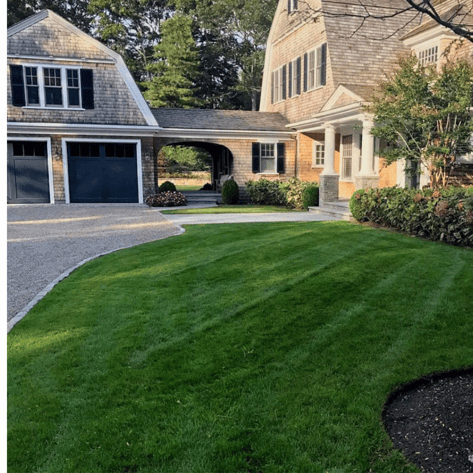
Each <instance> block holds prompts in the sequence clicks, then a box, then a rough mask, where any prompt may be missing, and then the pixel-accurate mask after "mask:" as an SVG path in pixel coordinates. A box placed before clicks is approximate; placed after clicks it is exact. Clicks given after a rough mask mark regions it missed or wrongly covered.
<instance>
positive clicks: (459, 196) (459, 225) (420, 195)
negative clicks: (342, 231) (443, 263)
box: [350, 187, 473, 247]
mask: <svg viewBox="0 0 473 473" xmlns="http://www.w3.org/2000/svg"><path fill="white" fill-rule="evenodd" d="M350 211H351V213H352V215H353V217H354V218H355V219H356V220H359V221H370V222H374V223H378V224H380V225H384V226H387V227H393V228H397V229H399V230H401V231H403V232H407V233H410V234H411V235H415V236H420V237H423V238H427V239H429V240H433V241H444V242H446V243H449V244H452V245H459V246H467V247H473V187H469V188H463V187H450V188H446V189H440V190H433V189H426V190H422V191H421V190H417V189H400V188H398V187H386V188H384V189H360V190H357V191H355V193H354V194H353V195H352V197H351V199H350Z"/></svg>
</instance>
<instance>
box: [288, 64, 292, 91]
mask: <svg viewBox="0 0 473 473" xmlns="http://www.w3.org/2000/svg"><path fill="white" fill-rule="evenodd" d="M288 86H289V87H288V88H287V89H288V90H287V92H288V93H287V96H288V97H289V98H291V97H292V62H290V63H289V83H288Z"/></svg>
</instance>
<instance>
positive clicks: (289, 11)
mask: <svg viewBox="0 0 473 473" xmlns="http://www.w3.org/2000/svg"><path fill="white" fill-rule="evenodd" d="M291 2H292V0H287V12H288V13H291Z"/></svg>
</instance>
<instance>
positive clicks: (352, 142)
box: [339, 132, 356, 182]
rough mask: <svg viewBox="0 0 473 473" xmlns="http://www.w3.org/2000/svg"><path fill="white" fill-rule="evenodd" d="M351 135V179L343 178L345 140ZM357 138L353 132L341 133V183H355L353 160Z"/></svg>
mask: <svg viewBox="0 0 473 473" xmlns="http://www.w3.org/2000/svg"><path fill="white" fill-rule="evenodd" d="M350 135H351V177H349V178H347V177H343V138H344V137H345V136H350ZM355 136H356V135H354V134H353V133H352V132H350V133H349V132H347V133H340V173H339V174H340V182H354V180H355V172H354V166H353V164H354V162H355V160H354V159H353V149H354V148H355Z"/></svg>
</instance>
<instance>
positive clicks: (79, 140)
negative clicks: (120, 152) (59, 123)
mask: <svg viewBox="0 0 473 473" xmlns="http://www.w3.org/2000/svg"><path fill="white" fill-rule="evenodd" d="M61 141H62V165H63V169H64V197H65V199H66V204H70V203H71V194H70V190H69V167H68V162H67V160H68V156H67V143H126V144H135V145H136V165H137V171H138V172H137V178H138V203H139V204H142V203H143V167H142V161H141V140H116V139H111V140H107V139H94V138H62V140H61Z"/></svg>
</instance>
